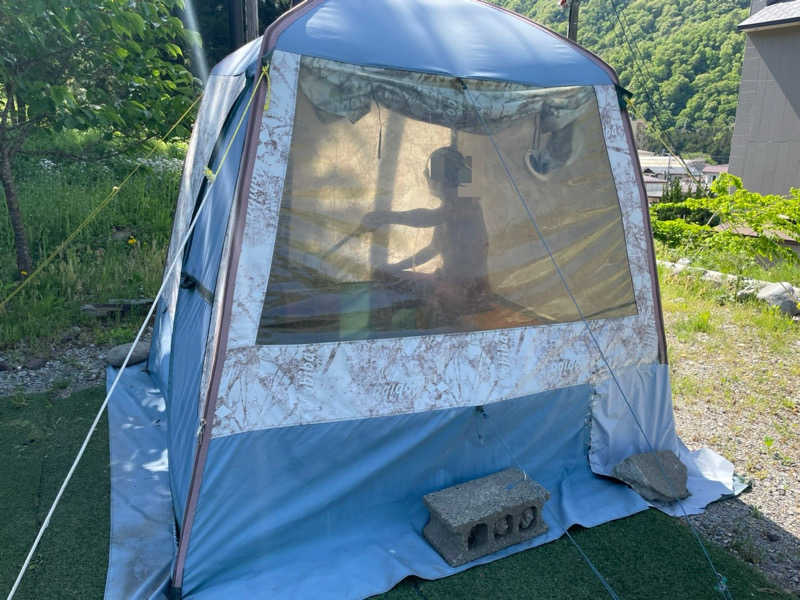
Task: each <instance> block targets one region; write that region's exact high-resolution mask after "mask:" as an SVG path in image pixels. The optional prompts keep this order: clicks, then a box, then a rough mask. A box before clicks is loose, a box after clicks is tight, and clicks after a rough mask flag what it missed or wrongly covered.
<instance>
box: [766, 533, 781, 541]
mask: <svg viewBox="0 0 800 600" xmlns="http://www.w3.org/2000/svg"><path fill="white" fill-rule="evenodd" d="M767 539H768V540H769V541H770V542H777V541H778V540H779V539H781V537H780V536H779V535H778V534H777V533H775V532H774V531H768V532H767Z"/></svg>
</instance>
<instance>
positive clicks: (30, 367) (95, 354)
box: [0, 327, 150, 398]
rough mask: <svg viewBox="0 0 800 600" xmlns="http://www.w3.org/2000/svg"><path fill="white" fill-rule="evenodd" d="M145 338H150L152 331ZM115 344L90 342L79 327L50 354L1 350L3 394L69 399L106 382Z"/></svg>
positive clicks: (19, 349)
mask: <svg viewBox="0 0 800 600" xmlns="http://www.w3.org/2000/svg"><path fill="white" fill-rule="evenodd" d="M142 339H143V341H149V339H150V333H149V331H147V332H145V334H144V335H143V336H142ZM113 347H114V345H113V344H104V345H98V344H94V343H88V342H87V341H86V340H85V339H84V335H83V334H82V332H81V330H80V328H78V327H75V328H73V329H72V330H71V331H70V332H68V333H67V334H66V335H65V336H64V338H63V339H62V341H61V342H60V343H59V344H57V345H53V346H51V347H50V348H49V349H48V350H47V351H46V354H42V353H38V354H31V353H30V351H29V350H28V349H27V348H25V347H24V346H20V347H18V348H14V349H11V350H6V351H0V397H4V396H14V395H16V394H42V393H51V394H53V396H54V397H55V398H66V397H68V396H70V395H72V394H74V393H75V392H77V391H80V390H83V389H86V388H88V387H94V386H99V385H104V384H105V373H106V360H105V358H106V353H107V352H108V351H109V350H111V348H113Z"/></svg>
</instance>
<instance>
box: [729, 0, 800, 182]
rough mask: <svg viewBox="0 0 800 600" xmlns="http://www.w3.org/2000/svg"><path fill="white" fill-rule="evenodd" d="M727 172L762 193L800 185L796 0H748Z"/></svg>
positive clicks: (799, 6) (799, 8)
mask: <svg viewBox="0 0 800 600" xmlns="http://www.w3.org/2000/svg"><path fill="white" fill-rule="evenodd" d="M739 31H743V32H744V33H745V34H746V35H747V45H746V46H745V51H744V61H743V63H742V80H741V83H740V85H739V105H738V107H737V109H736V125H735V127H734V130H733V139H732V141H731V156H730V172H731V173H733V174H734V175H738V176H740V177H741V178H742V180H743V183H744V186H745V187H746V188H748V189H750V190H752V191H755V192H760V193H762V194H787V193H788V192H789V188H790V187H800V0H792V1H791V2H786V1H780V0H778V1H776V0H752V4H751V7H750V17H749V18H747V19H746V20H744V21H742V22H741V23H740V24H739Z"/></svg>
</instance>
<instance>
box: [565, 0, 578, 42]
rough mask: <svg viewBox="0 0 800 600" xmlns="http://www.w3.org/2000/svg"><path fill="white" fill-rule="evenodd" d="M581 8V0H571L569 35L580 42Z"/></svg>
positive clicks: (574, 40)
mask: <svg viewBox="0 0 800 600" xmlns="http://www.w3.org/2000/svg"><path fill="white" fill-rule="evenodd" d="M580 8H581V0H570V3H569V29H568V30H567V37H568V38H569V39H571V40H572V41H573V42H575V43H577V42H578V11H579V10H580Z"/></svg>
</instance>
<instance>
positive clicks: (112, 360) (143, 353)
mask: <svg viewBox="0 0 800 600" xmlns="http://www.w3.org/2000/svg"><path fill="white" fill-rule="evenodd" d="M132 345H133V344H132V343H131V344H122V345H120V346H114V347H113V348H112V349H111V350H109V351H108V352H107V353H106V362H107V363H108V364H109V365H111V366H112V367H116V368H119V367H121V366H122V363H123V362H124V361H125V357H126V356H127V355H128V350H130V349H131V346H132ZM149 354H150V342H141V341H140V342H139V343H138V344H137V346H136V348H134V350H133V352H132V353H131V358H130V360H129V361H128V365H129V366H130V365H135V364H138V363H140V362H144V361H146V360H147V356H148V355H149Z"/></svg>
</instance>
